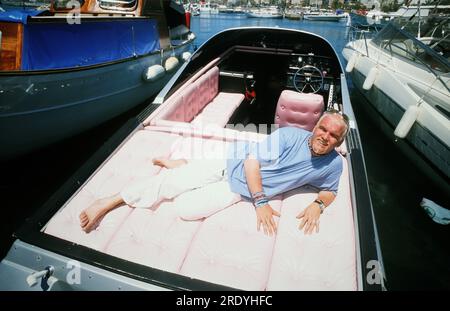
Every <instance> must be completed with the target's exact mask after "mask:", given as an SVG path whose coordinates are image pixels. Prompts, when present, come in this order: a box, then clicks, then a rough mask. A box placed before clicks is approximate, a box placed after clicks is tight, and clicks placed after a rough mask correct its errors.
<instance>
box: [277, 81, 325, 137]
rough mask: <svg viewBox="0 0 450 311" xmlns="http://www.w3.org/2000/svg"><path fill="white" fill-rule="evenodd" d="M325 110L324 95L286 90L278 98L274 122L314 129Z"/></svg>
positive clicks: (309, 129) (281, 125)
mask: <svg viewBox="0 0 450 311" xmlns="http://www.w3.org/2000/svg"><path fill="white" fill-rule="evenodd" d="M323 111H324V103H323V96H322V95H319V94H307V93H298V92H294V91H290V90H284V91H283V92H281V95H280V98H279V99H278V103H277V109H276V112H275V121H274V123H275V124H278V125H279V126H280V127H284V126H295V127H299V128H302V129H305V130H307V131H312V130H313V129H314V126H315V125H316V123H317V121H319V118H320V116H321V115H322V112H323Z"/></svg>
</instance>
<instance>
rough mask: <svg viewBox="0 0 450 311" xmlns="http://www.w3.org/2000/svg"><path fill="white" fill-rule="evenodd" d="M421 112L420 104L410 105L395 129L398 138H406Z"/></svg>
mask: <svg viewBox="0 0 450 311" xmlns="http://www.w3.org/2000/svg"><path fill="white" fill-rule="evenodd" d="M419 112H420V107H419V106H409V107H408V109H406V111H405V113H404V114H403V116H402V118H401V119H400V122H398V124H397V127H396V128H395V130H394V135H395V136H397V137H398V138H405V137H406V135H408V133H409V131H410V130H411V127H412V126H413V124H414V123H415V122H416V120H417V117H418V116H419Z"/></svg>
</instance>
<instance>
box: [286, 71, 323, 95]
mask: <svg viewBox="0 0 450 311" xmlns="http://www.w3.org/2000/svg"><path fill="white" fill-rule="evenodd" d="M292 83H293V84H294V88H295V89H296V90H297V92H300V93H304V92H305V89H306V88H307V87H309V88H310V89H311V90H312V91H313V93H317V92H318V91H319V90H320V89H321V88H322V87H323V74H322V71H320V70H319V68H317V67H315V66H312V65H305V66H303V67H302V68H300V69H299V70H297V71H296V72H295V74H294V78H293V80H292ZM300 83H301V84H302V85H303V87H302V88H301V89H300V87H299V84H300Z"/></svg>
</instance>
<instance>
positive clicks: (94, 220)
mask: <svg viewBox="0 0 450 311" xmlns="http://www.w3.org/2000/svg"><path fill="white" fill-rule="evenodd" d="M121 202H123V200H122V198H120V196H112V197H109V198H104V199H98V200H96V201H95V202H94V203H92V205H91V206H89V207H88V208H86V209H85V210H84V211H82V212H81V213H80V216H79V218H80V226H81V229H83V231H85V232H86V233H89V232H91V231H92V230H93V229H95V228H96V227H97V225H98V223H99V221H100V219H101V218H102V217H103V216H105V214H106V213H108V212H109V211H110V210H112V209H113V208H115V207H116V206H117V205H119V204H120V203H121Z"/></svg>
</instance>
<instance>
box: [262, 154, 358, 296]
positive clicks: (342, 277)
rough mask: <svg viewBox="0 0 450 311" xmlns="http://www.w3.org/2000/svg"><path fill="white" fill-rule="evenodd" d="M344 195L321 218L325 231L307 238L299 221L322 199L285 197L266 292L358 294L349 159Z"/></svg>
mask: <svg viewBox="0 0 450 311" xmlns="http://www.w3.org/2000/svg"><path fill="white" fill-rule="evenodd" d="M343 162H344V172H343V174H342V176H341V179H340V185H339V192H338V195H337V197H336V199H335V200H334V202H333V203H332V204H331V205H330V206H328V207H327V209H326V210H325V212H324V213H323V214H322V216H321V217H320V231H319V233H315V234H312V235H305V234H304V233H303V232H302V231H300V230H298V225H299V220H298V219H296V216H297V215H298V214H299V213H300V212H301V211H302V210H303V209H304V208H306V207H307V206H308V205H309V204H310V203H311V202H312V201H314V199H315V198H316V197H317V193H316V191H313V190H312V189H308V188H307V187H304V188H301V189H297V190H293V191H291V192H289V193H287V194H285V195H283V197H284V199H283V204H282V208H281V218H280V223H279V229H278V237H277V242H276V244H275V248H274V251H273V258H272V265H271V269H270V278H269V282H268V284H267V290H356V288H357V285H356V257H355V248H354V247H355V234H354V229H353V228H354V227H353V213H352V208H351V197H350V187H349V183H348V171H347V165H346V161H345V159H343Z"/></svg>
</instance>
